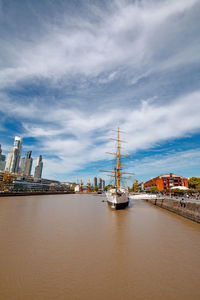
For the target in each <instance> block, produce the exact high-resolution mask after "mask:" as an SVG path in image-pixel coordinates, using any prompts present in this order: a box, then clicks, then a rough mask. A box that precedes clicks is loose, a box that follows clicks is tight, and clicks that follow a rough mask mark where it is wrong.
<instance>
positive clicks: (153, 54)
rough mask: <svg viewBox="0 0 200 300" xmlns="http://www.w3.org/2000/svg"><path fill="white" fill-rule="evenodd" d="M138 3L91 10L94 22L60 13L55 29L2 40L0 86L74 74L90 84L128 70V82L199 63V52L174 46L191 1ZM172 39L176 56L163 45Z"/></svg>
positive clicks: (45, 26)
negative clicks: (34, 34) (87, 78)
mask: <svg viewBox="0 0 200 300" xmlns="http://www.w3.org/2000/svg"><path fill="white" fill-rule="evenodd" d="M116 3H117V4H116ZM141 3H142V4H141V5H138V4H137V2H133V3H130V2H129V3H128V2H126V1H121V2H120V1H119V2H115V5H113V8H112V9H108V10H107V11H106V12H104V13H103V11H102V10H100V9H97V7H95V6H92V5H91V7H90V8H89V9H90V12H91V14H92V13H93V14H94V13H95V14H97V15H95V17H96V18H97V17H98V21H96V22H94V21H92V18H89V17H88V16H87V17H85V18H83V17H77V16H75V17H73V16H69V15H68V14H64V17H63V16H62V18H63V19H62V22H59V25H57V26H55V25H54V26H53V25H52V24H48V23H45V24H40V25H43V26H42V28H43V30H40V31H39V32H40V34H39V35H38V36H37V37H34V39H32V40H31V39H29V40H28V41H24V40H22V39H21V40H20V39H17V38H15V37H13V38H12V39H11V40H10V41H9V40H7V39H5V40H4V39H2V41H1V43H2V50H1V54H2V55H3V56H5V57H6V58H7V59H5V62H4V63H5V65H4V67H3V68H2V69H1V70H0V83H1V86H2V87H3V86H4V87H5V86H9V85H12V84H16V83H17V82H18V81H27V80H31V79H33V78H38V79H40V78H48V79H50V80H52V82H53V81H57V80H58V79H60V78H63V77H65V76H66V77H67V78H73V76H75V75H77V74H81V75H82V76H86V77H88V76H89V77H90V79H91V77H92V78H93V79H94V78H95V77H96V76H99V75H101V76H102V78H99V82H101V83H102V82H104V81H105V75H104V73H105V72H108V76H107V80H108V81H110V80H114V79H115V77H116V75H115V72H116V69H118V68H123V69H128V70H129V71H131V70H132V71H131V73H132V74H133V81H134V78H138V77H139V78H141V76H143V74H144V75H145V74H148V73H149V72H153V71H156V70H158V69H160V68H162V69H165V68H170V66H171V67H174V66H179V65H181V64H183V63H184V64H185V63H191V62H194V61H197V60H199V58H200V55H199V54H198V53H200V51H197V49H196V47H194V45H193V44H191V43H188V45H187V50H186V49H182V45H180V46H179V40H180V41H181V39H182V36H181V35H182V33H181V32H179V30H178V29H177V27H178V26H179V25H180V26H181V25H182V23H184V18H183V13H186V14H187V12H188V11H189V10H190V9H192V8H193V6H194V5H197V4H198V1H197V0H190V1H186V0H182V1H181V2H180V1H169V0H168V1H162V2H160V3H155V2H154V1H151V3H149V2H147V1H143V2H141ZM110 7H111V5H110ZM88 15H89V14H88ZM41 19H42V18H41ZM169 25H170V26H169ZM168 26H169V27H170V29H169V30H170V32H169V31H168V29H167V28H168ZM171 30H173V31H171ZM174 34H176V44H174V45H173V46H175V48H177V49H176V50H177V51H176V53H173V51H171V50H170V46H171V45H169V43H170V41H171V40H170V39H171V36H174ZM186 38H187V37H186ZM180 44H181V43H180ZM166 50H167V51H168V53H167V54H166V55H165V51H166ZM177 53H179V55H178V57H177ZM188 54H190V55H188ZM186 55H187V57H186ZM6 62H7V63H6ZM130 67H131V69H130ZM133 70H134V72H133ZM122 74H123V73H122ZM101 76H100V77H101ZM66 80H67V79H66Z"/></svg>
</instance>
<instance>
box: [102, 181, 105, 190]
mask: <svg viewBox="0 0 200 300" xmlns="http://www.w3.org/2000/svg"><path fill="white" fill-rule="evenodd" d="M104 190H105V180H102V191H104Z"/></svg>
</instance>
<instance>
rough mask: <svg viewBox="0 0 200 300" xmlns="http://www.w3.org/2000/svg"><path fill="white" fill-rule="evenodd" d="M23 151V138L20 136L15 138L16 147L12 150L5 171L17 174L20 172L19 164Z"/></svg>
mask: <svg viewBox="0 0 200 300" xmlns="http://www.w3.org/2000/svg"><path fill="white" fill-rule="evenodd" d="M21 151H22V138H21V137H19V136H15V140H14V146H13V148H11V149H10V151H9V153H8V156H7V160H6V165H5V170H8V171H9V172H10V173H17V172H18V171H19V162H20V157H21Z"/></svg>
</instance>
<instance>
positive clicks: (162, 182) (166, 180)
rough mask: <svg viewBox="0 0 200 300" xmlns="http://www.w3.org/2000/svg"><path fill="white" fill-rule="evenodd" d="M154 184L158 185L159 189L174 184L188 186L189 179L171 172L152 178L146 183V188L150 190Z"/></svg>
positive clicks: (170, 186)
mask: <svg viewBox="0 0 200 300" xmlns="http://www.w3.org/2000/svg"><path fill="white" fill-rule="evenodd" d="M152 186H155V187H157V188H158V190H159V191H162V190H166V189H170V188H172V187H174V186H177V187H178V186H185V187H188V180H187V179H186V178H183V177H182V176H180V175H177V174H173V173H169V174H163V175H160V176H158V177H155V178H152V179H151V180H149V181H146V182H145V183H144V189H145V190H148V189H149V188H150V187H152Z"/></svg>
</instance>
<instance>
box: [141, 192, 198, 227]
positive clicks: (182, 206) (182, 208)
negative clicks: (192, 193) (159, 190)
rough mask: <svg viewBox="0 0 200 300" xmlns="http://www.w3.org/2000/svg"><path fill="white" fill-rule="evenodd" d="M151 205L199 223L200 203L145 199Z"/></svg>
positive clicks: (170, 199)
mask: <svg viewBox="0 0 200 300" xmlns="http://www.w3.org/2000/svg"><path fill="white" fill-rule="evenodd" d="M145 200H146V201H147V202H149V203H152V204H153V205H156V206H159V207H162V208H165V209H167V210H169V211H172V212H174V213H177V214H179V215H180V216H183V217H185V218H188V219H190V220H193V221H195V222H198V223H200V202H190V201H188V200H187V201H185V200H183V199H182V200H180V199H175V198H156V199H145Z"/></svg>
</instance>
